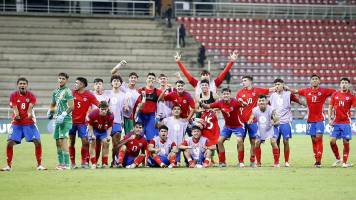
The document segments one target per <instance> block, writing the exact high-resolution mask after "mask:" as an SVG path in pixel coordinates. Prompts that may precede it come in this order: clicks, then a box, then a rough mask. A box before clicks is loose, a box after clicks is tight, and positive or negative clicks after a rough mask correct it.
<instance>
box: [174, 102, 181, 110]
mask: <svg viewBox="0 0 356 200" xmlns="http://www.w3.org/2000/svg"><path fill="white" fill-rule="evenodd" d="M174 107H178V108H180V109H181V110H182V107H181V105H179V104H177V103H173V106H172V110H173V108H174Z"/></svg>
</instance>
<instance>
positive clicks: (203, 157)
mask: <svg viewBox="0 0 356 200" xmlns="http://www.w3.org/2000/svg"><path fill="white" fill-rule="evenodd" d="M183 155H184V154H183ZM192 160H195V159H194V158H193V157H192ZM204 160H205V152H200V155H199V159H198V160H195V162H196V164H199V165H202V164H203V163H204ZM184 162H185V164H186V165H187V167H188V166H189V162H188V159H187V158H186V157H185V156H184Z"/></svg>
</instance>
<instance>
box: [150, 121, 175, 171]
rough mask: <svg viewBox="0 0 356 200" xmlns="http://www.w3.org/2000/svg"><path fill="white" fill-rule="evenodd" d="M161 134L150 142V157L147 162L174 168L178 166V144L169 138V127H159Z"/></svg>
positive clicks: (155, 165)
mask: <svg viewBox="0 0 356 200" xmlns="http://www.w3.org/2000/svg"><path fill="white" fill-rule="evenodd" d="M158 134H159V135H158V136H156V137H154V138H153V139H152V140H151V141H150V143H149V144H148V151H149V152H150V157H149V158H148V160H147V163H148V165H149V166H150V167H162V168H165V167H167V166H168V168H174V167H176V153H177V152H178V150H177V145H176V143H175V142H173V141H172V140H170V139H169V138H168V127H167V126H165V125H162V126H160V127H159V133H158Z"/></svg>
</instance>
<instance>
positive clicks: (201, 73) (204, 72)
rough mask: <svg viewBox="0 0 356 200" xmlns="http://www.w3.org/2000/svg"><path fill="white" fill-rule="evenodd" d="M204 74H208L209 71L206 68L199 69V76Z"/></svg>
mask: <svg viewBox="0 0 356 200" xmlns="http://www.w3.org/2000/svg"><path fill="white" fill-rule="evenodd" d="M204 74H208V75H210V72H209V71H208V70H201V72H200V76H201V75H204Z"/></svg>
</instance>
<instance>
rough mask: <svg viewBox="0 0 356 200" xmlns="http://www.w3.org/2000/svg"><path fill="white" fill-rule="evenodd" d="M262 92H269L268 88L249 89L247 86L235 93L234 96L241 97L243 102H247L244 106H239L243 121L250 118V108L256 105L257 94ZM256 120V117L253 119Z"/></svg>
mask: <svg viewBox="0 0 356 200" xmlns="http://www.w3.org/2000/svg"><path fill="white" fill-rule="evenodd" d="M261 94H264V95H268V94H269V89H267V88H256V87H253V88H252V89H251V90H249V89H247V88H242V89H241V90H239V91H238V92H237V94H236V98H237V99H239V98H241V99H242V100H243V101H244V102H246V103H247V105H246V106H245V107H241V109H240V112H241V113H240V114H241V121H242V122H243V123H247V122H248V120H249V119H250V116H251V114H252V109H253V108H254V107H256V106H257V100H258V96H259V95H261ZM254 121H256V119H254Z"/></svg>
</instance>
